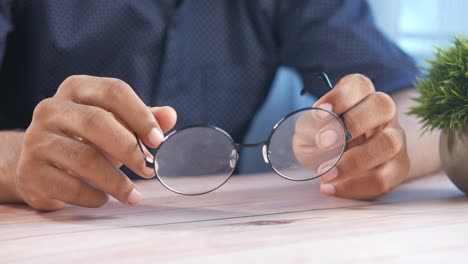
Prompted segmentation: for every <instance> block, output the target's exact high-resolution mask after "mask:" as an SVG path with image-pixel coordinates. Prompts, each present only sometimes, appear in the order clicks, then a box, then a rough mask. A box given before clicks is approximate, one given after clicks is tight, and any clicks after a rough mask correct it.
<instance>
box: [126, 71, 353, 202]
mask: <svg viewBox="0 0 468 264" xmlns="http://www.w3.org/2000/svg"><path fill="white" fill-rule="evenodd" d="M319 78H321V79H323V80H324V81H325V83H326V84H327V87H328V88H329V89H330V90H331V89H333V85H332V83H331V81H330V79H329V78H328V76H327V74H326V73H324V72H321V73H318V74H317V75H316V76H315V77H314V78H313V79H312V82H311V85H310V86H307V87H304V88H303V89H302V90H301V93H300V95H301V96H302V95H304V94H306V93H307V92H309V90H310V89H312V87H313V85H314V84H315V83H316V81H317V80H318V79H319ZM307 110H320V111H325V112H327V113H329V114H331V115H332V116H333V117H335V118H336V119H337V120H338V121H339V122H340V124H341V125H342V127H343V129H344V131H345V144H344V145H343V149H342V151H341V154H340V156H339V157H338V159H337V160H336V161H335V163H334V164H333V165H332V166H330V168H329V169H328V170H326V171H324V172H322V173H321V174H319V175H317V176H314V177H311V178H306V179H294V178H290V177H288V176H286V175H284V174H283V173H281V172H280V171H278V170H277V169H276V168H275V167H274V166H273V165H272V164H271V160H270V157H269V155H268V153H269V152H268V149H269V147H270V142H271V138H272V137H273V135H274V133H275V131H276V129H277V128H278V127H279V126H280V125H281V124H282V123H283V122H284V121H285V120H287V119H288V118H289V117H291V116H293V115H295V114H296V113H299V112H302V111H307ZM193 128H208V129H214V130H216V131H218V132H220V133H222V134H223V135H224V136H226V137H227V138H228V139H229V140H230V142H231V143H232V146H233V150H235V151H236V157H235V158H236V163H235V166H233V168H232V171H231V173H230V174H229V176H227V177H226V179H225V180H224V181H223V182H222V183H221V184H220V185H219V186H217V187H216V188H213V189H211V190H208V191H206V192H201V193H194V194H191V193H190V194H189V193H183V192H180V191H177V190H175V189H173V188H172V187H170V186H168V185H167V184H166V183H165V182H164V181H163V180H162V179H161V178H160V176H159V175H158V172H157V170H156V168H155V166H154V163H155V159H156V156H157V153H158V150H160V149H161V148H162V147H163V145H164V143H165V142H167V141H168V140H169V139H170V138H171V137H172V136H173V135H175V134H176V133H178V132H181V131H184V130H187V129H193ZM135 137H136V139H137V143H138V147H139V148H140V151H141V153H142V154H143V157H144V161H145V166H146V167H148V168H152V169H153V170H154V173H155V175H156V178H157V179H158V181H159V182H160V183H161V184H162V185H163V186H164V187H165V188H167V189H168V190H170V191H172V192H174V193H177V194H181V195H187V196H197V195H203V194H207V193H210V192H213V191H215V190H217V189H219V188H221V186H223V185H224V184H225V183H226V182H228V181H229V179H230V178H231V177H232V175H233V174H234V171H235V168H236V166H237V160H238V159H239V152H240V149H241V148H242V147H247V148H248V147H260V146H262V155H263V159H264V161H265V162H266V163H268V164H269V166H270V167H271V169H272V170H273V171H274V172H275V173H276V174H278V175H279V176H280V177H282V178H284V179H287V180H290V181H309V180H313V179H316V178H318V177H320V176H322V175H323V174H325V173H326V172H328V171H329V170H331V169H332V168H333V167H335V166H336V164H337V163H338V162H339V161H340V159H341V157H342V156H343V153H344V150H345V149H346V145H347V142H348V141H349V140H350V139H351V138H352V135H351V133H350V132H349V130H348V128H347V126H346V123H345V122H344V119H343V116H342V115H340V116H338V115H337V114H335V113H333V112H331V111H328V110H326V109H322V108H318V107H305V108H301V109H298V110H295V111H293V112H291V113H289V114H287V115H286V116H284V117H283V118H281V119H280V120H279V121H278V122H277V123H276V124H275V125H274V126H273V129H272V130H271V132H270V135H269V136H268V138H267V140H265V141H262V142H258V143H252V144H242V143H236V142H235V141H234V139H233V138H232V137H231V135H229V134H228V133H227V132H226V131H224V130H223V129H221V128H219V127H216V126H211V125H191V126H186V127H184V128H181V129H178V130H174V131H172V132H171V133H169V134H168V135H167V136H165V137H164V140H163V142H161V144H160V145H159V147H158V148H156V152H155V153H154V158H153V160H152V161H150V160H148V159H147V158H146V155H145V152H144V150H143V146H144V145H143V143H142V142H141V140H140V139H139V138H138V136H137V135H136V133H135Z"/></svg>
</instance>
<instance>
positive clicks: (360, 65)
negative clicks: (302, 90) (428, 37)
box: [277, 0, 419, 97]
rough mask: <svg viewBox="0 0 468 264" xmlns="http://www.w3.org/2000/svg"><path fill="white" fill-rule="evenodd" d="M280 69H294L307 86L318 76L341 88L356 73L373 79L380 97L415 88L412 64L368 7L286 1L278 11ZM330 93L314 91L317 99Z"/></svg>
mask: <svg viewBox="0 0 468 264" xmlns="http://www.w3.org/2000/svg"><path fill="white" fill-rule="evenodd" d="M278 16H279V31H278V33H277V34H278V40H279V42H280V43H279V47H280V57H281V58H280V59H281V63H282V64H283V65H285V66H289V67H293V68H295V69H296V70H297V71H298V72H299V74H300V75H301V76H302V78H303V81H304V84H305V85H307V83H310V80H311V79H312V78H313V77H314V76H315V73H317V72H326V73H327V74H328V75H329V76H330V77H331V78H332V80H333V82H336V81H337V80H339V79H340V78H342V77H343V76H345V75H347V74H351V73H361V74H363V75H365V76H367V77H369V78H370V79H371V80H372V82H373V83H374V85H375V87H376V89H377V90H379V91H383V92H386V93H392V92H395V91H397V90H401V89H405V88H409V87H412V86H413V83H414V81H415V80H416V76H417V75H418V73H419V71H418V69H417V67H416V66H415V64H414V62H413V60H412V59H411V58H410V57H408V56H407V55H406V54H405V53H404V52H403V51H401V50H400V49H399V48H398V47H397V46H396V45H395V44H394V43H392V42H391V41H389V40H388V39H387V38H386V37H385V36H384V35H383V34H382V33H381V32H380V31H379V30H378V29H377V28H376V26H375V23H374V21H373V17H372V14H371V11H370V9H369V6H368V4H367V2H366V1H361V0H321V1H307V0H305V1H283V2H282V4H281V5H280V6H279V7H278ZM326 92H327V89H326V88H325V87H314V89H313V94H314V95H315V96H317V97H320V96H322V95H323V94H325V93H326Z"/></svg>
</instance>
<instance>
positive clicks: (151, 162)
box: [134, 133, 154, 168]
mask: <svg viewBox="0 0 468 264" xmlns="http://www.w3.org/2000/svg"><path fill="white" fill-rule="evenodd" d="M134 134H135V138H136V140H137V144H138V147H139V148H140V151H141V155H143V159H144V160H145V166H146V167H148V168H154V162H153V161H152V160H150V158H149V157H147V156H146V154H145V151H144V150H143V143H142V142H141V140H140V139H139V138H138V135H137V134H136V133H134Z"/></svg>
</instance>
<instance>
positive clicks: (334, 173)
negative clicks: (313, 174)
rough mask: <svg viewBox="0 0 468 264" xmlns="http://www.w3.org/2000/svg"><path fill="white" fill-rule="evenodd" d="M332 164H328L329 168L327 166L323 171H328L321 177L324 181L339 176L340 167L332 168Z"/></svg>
mask: <svg viewBox="0 0 468 264" xmlns="http://www.w3.org/2000/svg"><path fill="white" fill-rule="evenodd" d="M330 167H331V166H328V167H327V168H325V169H324V170H323V171H324V172H325V171H327V172H326V173H325V174H323V175H322V176H321V177H320V178H321V179H322V181H324V182H329V181H331V180H333V179H335V178H336V177H338V169H337V168H336V167H333V168H330Z"/></svg>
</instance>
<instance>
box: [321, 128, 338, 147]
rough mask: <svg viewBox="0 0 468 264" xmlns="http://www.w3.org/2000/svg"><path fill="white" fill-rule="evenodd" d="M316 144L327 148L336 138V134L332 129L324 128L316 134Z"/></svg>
mask: <svg viewBox="0 0 468 264" xmlns="http://www.w3.org/2000/svg"><path fill="white" fill-rule="evenodd" d="M318 139H319V140H318V142H317V145H318V146H319V147H320V148H329V147H331V146H333V145H334V144H335V143H336V141H337V140H338V135H337V134H336V132H335V131H333V130H325V131H323V132H321V133H320V134H319V135H318Z"/></svg>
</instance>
